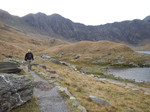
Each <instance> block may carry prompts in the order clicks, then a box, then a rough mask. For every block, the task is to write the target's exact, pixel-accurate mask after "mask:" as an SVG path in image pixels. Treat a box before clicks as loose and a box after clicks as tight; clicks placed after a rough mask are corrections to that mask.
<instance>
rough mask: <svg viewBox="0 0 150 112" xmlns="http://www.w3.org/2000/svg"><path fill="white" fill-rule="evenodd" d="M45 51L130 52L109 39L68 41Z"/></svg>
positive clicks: (56, 52) (83, 52)
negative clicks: (68, 42)
mask: <svg viewBox="0 0 150 112" xmlns="http://www.w3.org/2000/svg"><path fill="white" fill-rule="evenodd" d="M45 52H46V53H48V52H50V53H54V54H62V53H64V54H70V53H71V54H72V53H74V54H82V55H84V54H85V55H86V54H93V53H94V55H95V54H100V53H108V52H109V53H111V52H132V49H130V48H129V47H127V46H125V45H123V44H119V43H115V42H110V41H98V42H92V41H81V42H77V43H72V44H71V43H70V44H66V45H63V46H62V45H61V46H56V47H53V48H50V49H48V50H46V51H45Z"/></svg>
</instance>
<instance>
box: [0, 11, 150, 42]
mask: <svg viewBox="0 0 150 112" xmlns="http://www.w3.org/2000/svg"><path fill="white" fill-rule="evenodd" d="M0 22H2V23H5V24H7V25H10V26H12V27H15V28H16V29H18V30H20V31H22V32H24V33H27V34H30V33H32V34H40V35H45V36H51V37H57V38H63V39H66V40H71V41H82V40H89V41H99V40H109V41H114V42H122V43H125V44H129V45H143V44H147V43H150V16H147V17H146V18H144V19H143V20H139V19H135V20H132V21H122V22H115V23H108V24H104V25H97V26H91V25H89V26H87V25H84V24H80V23H74V22H72V21H71V20H69V19H67V18H64V17H62V16H61V15H58V14H53V15H50V16H48V15H46V14H44V13H37V14H28V15H26V16H24V17H17V16H13V15H10V14H9V13H8V12H6V11H3V10H0Z"/></svg>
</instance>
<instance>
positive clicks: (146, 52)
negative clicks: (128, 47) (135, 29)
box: [135, 51, 150, 54]
mask: <svg viewBox="0 0 150 112" xmlns="http://www.w3.org/2000/svg"><path fill="white" fill-rule="evenodd" d="M135 52H138V53H143V54H150V51H135Z"/></svg>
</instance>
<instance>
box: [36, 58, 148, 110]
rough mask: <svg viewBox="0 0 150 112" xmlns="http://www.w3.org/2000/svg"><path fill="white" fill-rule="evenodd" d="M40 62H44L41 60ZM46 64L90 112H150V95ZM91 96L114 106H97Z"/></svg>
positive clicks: (49, 63) (46, 62) (65, 68)
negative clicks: (100, 98)
mask: <svg viewBox="0 0 150 112" xmlns="http://www.w3.org/2000/svg"><path fill="white" fill-rule="evenodd" d="M38 61H39V62H43V60H41V59H40V58H39V60H38ZM44 64H45V65H46V66H47V67H48V68H49V69H51V70H55V71H57V72H58V74H59V75H60V76H61V77H63V78H65V79H66V80H65V81H62V80H59V79H56V80H57V81H58V82H60V83H61V85H62V86H65V87H67V88H68V89H69V91H70V92H71V94H72V95H73V96H75V97H76V98H77V100H78V101H79V102H81V105H83V106H85V107H86V108H87V110H88V111H89V112H130V111H135V112H148V111H149V110H150V108H149V104H150V100H149V99H150V95H145V94H143V93H141V92H139V91H133V90H131V89H129V88H124V87H122V86H119V85H116V84H113V83H109V82H107V81H99V80H97V78H93V77H88V76H84V75H82V74H81V73H79V72H76V71H72V70H70V69H68V67H66V66H60V65H56V64H53V63H51V62H49V61H44ZM43 72H44V70H43ZM141 89H142V88H141ZM145 89H146V88H145ZM146 90H147V89H146ZM90 95H93V96H97V97H102V98H105V99H106V100H107V101H109V102H110V103H111V104H112V106H108V107H107V106H104V105H102V104H95V103H93V102H91V101H90V100H89V96H90Z"/></svg>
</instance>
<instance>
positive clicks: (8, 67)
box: [0, 62, 21, 73]
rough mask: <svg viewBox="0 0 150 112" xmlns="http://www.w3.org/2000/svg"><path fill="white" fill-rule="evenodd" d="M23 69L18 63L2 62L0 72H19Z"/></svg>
mask: <svg viewBox="0 0 150 112" xmlns="http://www.w3.org/2000/svg"><path fill="white" fill-rule="evenodd" d="M19 72H21V69H20V68H19V65H18V64H17V63H13V62H0V73H19Z"/></svg>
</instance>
